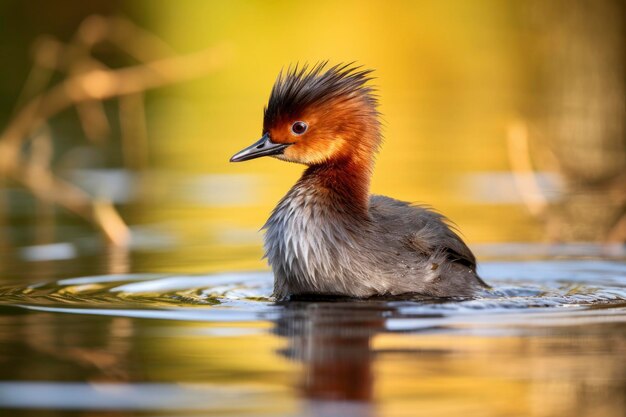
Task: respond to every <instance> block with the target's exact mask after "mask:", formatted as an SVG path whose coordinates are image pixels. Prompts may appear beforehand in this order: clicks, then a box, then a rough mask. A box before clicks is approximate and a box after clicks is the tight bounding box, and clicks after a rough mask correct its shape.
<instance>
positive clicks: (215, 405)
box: [0, 261, 626, 417]
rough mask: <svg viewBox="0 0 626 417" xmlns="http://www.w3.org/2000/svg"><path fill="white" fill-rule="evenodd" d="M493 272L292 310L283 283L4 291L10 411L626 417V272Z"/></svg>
mask: <svg viewBox="0 0 626 417" xmlns="http://www.w3.org/2000/svg"><path fill="white" fill-rule="evenodd" d="M482 274H483V276H484V277H485V278H486V279H487V280H488V281H489V282H490V283H491V284H493V285H494V288H495V290H494V291H493V292H492V293H490V294H485V296H484V297H483V298H479V299H475V300H466V301H462V302H458V301H457V302H453V301H447V302H442V301H441V300H439V301H436V302H434V301H431V302H427V301H424V300H421V301H419V300H412V299H406V300H398V299H394V300H367V301H354V300H345V299H334V300H306V301H305V300H300V301H290V302H284V303H280V304H276V303H273V302H271V300H268V299H267V294H269V293H270V292H271V288H272V285H271V284H272V276H271V274H269V273H248V274H219V275H198V276H194V275H176V276H171V275H169V276H167V275H162V274H117V275H101V276H85V277H81V278H68V279H63V280H60V281H57V282H50V283H46V284H43V283H40V284H34V285H14V286H0V415H4V414H6V415H11V416H13V415H16V414H15V411H16V410H20V409H21V410H26V412H30V411H34V410H41V409H45V410H49V411H50V412H51V413H52V414H53V415H55V416H68V417H69V416H74V415H75V411H71V410H77V411H82V412H85V413H90V412H92V411H93V412H103V411H110V412H111V413H112V414H111V415H116V416H127V415H135V413H136V412H142V413H149V414H150V415H167V416H172V415H202V416H213V415H216V416H217V415H224V414H228V415H232V416H242V417H243V416H246V417H251V416H259V417H260V416H268V415H271V416H284V417H292V416H303V415H305V416H306V415H312V416H333V417H334V416H342V417H350V416H394V417H395V416H406V417H409V416H414V415H416V410H419V412H420V413H421V414H422V415H427V416H429V417H430V416H433V417H437V416H451V415H452V416H458V415H462V416H465V417H471V416H488V417H491V416H493V417H496V416H511V415H523V416H531V417H556V416H572V417H578V416H580V417H598V416H602V417H604V416H609V417H613V416H615V417H617V416H620V417H621V416H622V415H624V413H625V412H626V408H625V407H626V404H625V403H624V392H626V366H624V360H623V358H624V357H625V356H626V265H624V264H623V263H620V262H608V261H562V262H557V261H549V262H548V261H543V262H491V263H483V264H482ZM33 396H34V397H33Z"/></svg>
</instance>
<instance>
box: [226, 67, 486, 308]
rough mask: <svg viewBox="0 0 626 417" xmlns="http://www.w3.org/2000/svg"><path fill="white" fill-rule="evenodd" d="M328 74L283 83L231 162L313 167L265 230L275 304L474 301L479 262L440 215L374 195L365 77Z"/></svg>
mask: <svg viewBox="0 0 626 417" xmlns="http://www.w3.org/2000/svg"><path fill="white" fill-rule="evenodd" d="M322 69H323V65H318V66H316V67H315V68H314V69H313V70H311V71H309V72H307V71H306V70H300V71H299V72H298V71H297V70H295V71H293V72H292V73H289V74H288V75H287V76H286V77H284V78H283V77H282V76H281V77H279V79H278V81H277V84H276V85H275V86H274V89H273V90H272V96H271V98H270V103H269V106H268V108H267V109H266V111H265V126H264V137H263V138H262V139H261V140H260V141H259V142H257V143H255V144H254V145H252V146H250V147H249V148H247V149H245V150H243V151H242V152H240V153H238V154H237V155H235V156H234V157H233V159H232V160H234V161H238V160H246V159H251V158H254V157H256V156H263V155H272V156H276V157H278V158H279V159H285V160H289V161H295V162H302V163H305V164H307V165H309V168H308V169H307V170H306V171H305V173H304V174H303V175H302V177H301V178H300V180H299V181H298V182H297V183H296V184H295V185H294V186H293V187H292V188H291V190H290V191H289V192H288V193H287V195H285V197H284V198H283V199H282V200H281V201H280V202H279V203H278V205H277V207H276V208H275V209H274V211H273V212H272V214H271V216H270V218H269V220H268V221H267V223H266V225H265V229H266V234H265V250H266V256H267V258H268V260H269V263H270V265H271V267H272V270H273V272H274V296H275V297H276V298H278V299H285V298H288V297H289V296H293V295H340V296H350V297H360V298H364V297H371V296H377V295H399V294H407V293H414V294H420V295H425V296H430V297H468V296H472V295H473V294H474V293H475V292H476V291H477V290H479V289H481V288H484V287H485V286H486V284H485V283H484V282H483V281H482V280H481V279H480V278H479V277H478V275H477V274H476V260H475V258H474V255H473V254H472V252H471V251H470V249H469V248H468V247H467V246H466V245H465V243H463V241H462V240H461V238H460V237H459V236H458V235H457V234H456V233H455V232H454V231H452V230H451V229H450V227H449V226H448V225H447V224H446V222H445V218H444V217H443V216H441V215H439V214H437V213H435V212H433V211H431V210H429V209H427V208H424V207H421V206H412V205H410V204H408V203H405V202H401V201H398V200H394V199H391V198H388V197H383V196H376V195H373V196H372V195H370V194H369V180H370V176H371V169H372V166H373V156H374V154H375V152H376V150H377V149H378V146H379V144H380V141H381V138H380V132H379V122H378V112H377V111H376V100H375V98H374V97H373V95H372V94H371V89H370V88H369V87H366V86H364V84H365V82H366V81H367V80H368V78H367V77H366V75H367V74H368V72H355V70H354V69H350V68H347V67H346V66H344V67H333V68H331V69H329V70H327V71H326V72H322ZM298 100H299V101H298ZM303 101H304V103H302V102H303ZM298 123H302V124H303V125H305V127H304V129H303V130H304V131H303V132H302V133H300V130H302V129H300V128H299V127H302V126H298V125H297V124H298ZM297 127H298V129H296V128H297ZM285 130H287V131H286V132H285ZM307 135H310V136H308V137H307ZM259 154H261V155H259Z"/></svg>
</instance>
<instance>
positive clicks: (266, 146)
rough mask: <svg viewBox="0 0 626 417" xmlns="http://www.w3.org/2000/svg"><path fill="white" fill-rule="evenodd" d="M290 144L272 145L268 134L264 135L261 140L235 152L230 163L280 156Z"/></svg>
mask: <svg viewBox="0 0 626 417" xmlns="http://www.w3.org/2000/svg"><path fill="white" fill-rule="evenodd" d="M289 145H291V143H274V142H272V139H271V138H270V135H269V134H267V133H266V134H264V135H263V137H262V138H261V139H259V140H258V141H256V142H254V143H253V144H252V145H250V146H248V147H247V148H245V149H242V150H241V151H239V152H237V153H236V154H234V155H233V157H232V158H230V162H242V161H247V160H250V159H254V158H260V157H261V156H270V155H280V154H281V153H283V151H284V150H285V148H286V147H287V146H289Z"/></svg>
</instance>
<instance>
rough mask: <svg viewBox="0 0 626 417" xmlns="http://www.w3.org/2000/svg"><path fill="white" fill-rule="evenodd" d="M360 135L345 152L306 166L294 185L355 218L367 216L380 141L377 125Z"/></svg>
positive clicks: (365, 217)
mask: <svg viewBox="0 0 626 417" xmlns="http://www.w3.org/2000/svg"><path fill="white" fill-rule="evenodd" d="M369 133H370V134H369V135H367V134H365V135H363V137H362V138H360V140H358V141H354V142H356V143H359V144H360V146H358V147H357V148H355V149H353V150H352V151H351V152H350V153H349V154H348V155H347V156H343V157H341V158H337V159H334V160H330V161H327V162H325V163H322V164H317V165H312V166H309V167H308V168H307V169H306V170H305V171H304V173H303V174H302V177H301V178H300V180H299V181H298V183H297V184H296V187H305V188H309V189H310V190H311V191H312V192H314V193H316V194H317V195H319V196H320V197H321V198H323V199H326V200H327V201H328V202H329V203H332V204H334V205H335V206H338V207H337V208H338V209H340V210H341V212H343V213H345V214H347V215H349V216H353V217H354V218H357V219H368V218H369V197H370V178H371V175H372V170H373V167H374V154H375V152H376V150H377V148H378V144H379V143H380V135H379V133H378V129H374V132H369Z"/></svg>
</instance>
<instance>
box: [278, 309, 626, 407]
mask: <svg viewBox="0 0 626 417" xmlns="http://www.w3.org/2000/svg"><path fill="white" fill-rule="evenodd" d="M405 307H407V306H405ZM409 311H410V308H403V304H402V303H386V302H385V303H383V302H380V303H378V302H342V301H337V302H333V301H321V302H290V303H285V304H284V305H283V309H282V310H281V313H280V317H279V318H278V319H277V320H276V322H275V329H274V333H276V334H278V335H280V336H282V337H285V338H286V339H287V343H288V344H287V347H286V348H285V349H283V350H281V351H280V354H281V355H285V356H287V357H289V358H291V359H293V360H296V361H298V362H301V363H303V365H304V368H303V371H302V373H301V374H300V376H299V377H298V379H299V381H300V382H299V387H300V389H299V391H300V395H301V396H302V397H303V398H305V399H307V400H308V403H307V409H308V410H309V411H312V414H315V415H322V416H326V415H328V416H336V415H342V416H352V415H359V416H361V415H363V416H370V415H371V416H373V415H394V416H395V415H398V416H412V415H415V414H413V413H414V412H415V410H421V411H420V412H423V413H425V414H424V415H429V416H446V415H461V414H463V415H467V416H498V415H526V416H536V417H548V416H564V415H567V416H621V415H624V412H626V408H625V405H624V402H623V395H624V392H626V366H624V364H623V360H622V359H623V357H624V355H625V354H626V348H625V346H626V332H625V330H626V328H625V327H624V322H623V317H622V320H620V321H619V322H617V323H599V324H598V325H597V326H594V327H589V326H584V325H582V326H577V325H575V324H574V323H572V322H570V325H569V326H564V327H560V326H557V327H553V326H550V324H549V320H548V321H545V323H546V325H545V326H542V325H541V323H537V324H536V326H537V327H536V328H534V329H532V327H530V328H524V326H523V325H522V327H521V328H516V329H514V330H513V331H511V329H510V328H509V329H500V330H496V329H491V330H488V329H484V328H483V329H476V330H473V331H472V330H471V326H469V328H465V329H463V328H461V329H456V331H453V330H452V328H454V327H455V326H454V325H453V324H452V325H451V326H450V325H448V326H446V325H441V324H439V325H437V324H436V323H437V319H438V318H441V315H436V314H426V315H424V314H410V313H409ZM622 311H623V309H622ZM622 314H623V313H622ZM398 320H399V321H402V320H404V321H406V322H407V323H406V325H405V326H404V327H403V328H400V330H395V331H394V330H391V329H392V328H393V327H394V325H392V323H393V322H394V321H398ZM496 320H497V319H496ZM526 320H527V322H528V324H529V325H531V326H532V324H531V322H532V321H533V320H532V319H529V318H527V319H526ZM461 327H464V326H461ZM531 329H532V330H531ZM617 364H619V365H618V366H616V365H617Z"/></svg>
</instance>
